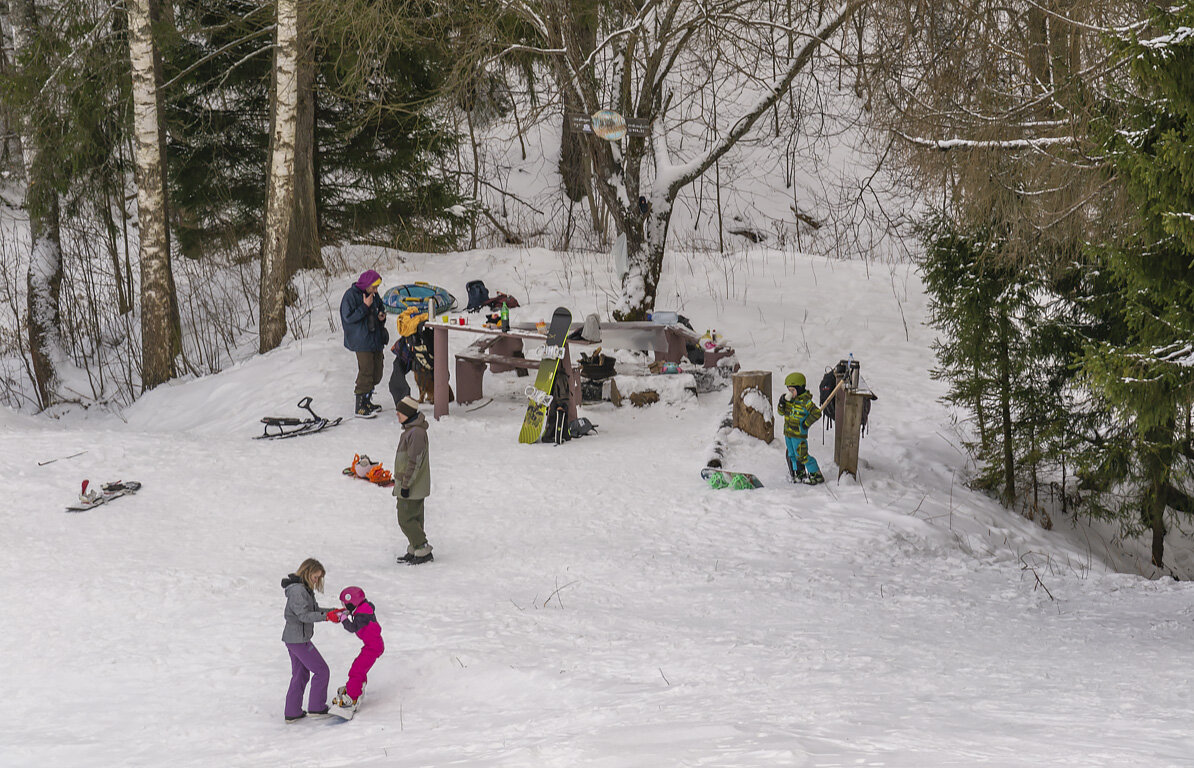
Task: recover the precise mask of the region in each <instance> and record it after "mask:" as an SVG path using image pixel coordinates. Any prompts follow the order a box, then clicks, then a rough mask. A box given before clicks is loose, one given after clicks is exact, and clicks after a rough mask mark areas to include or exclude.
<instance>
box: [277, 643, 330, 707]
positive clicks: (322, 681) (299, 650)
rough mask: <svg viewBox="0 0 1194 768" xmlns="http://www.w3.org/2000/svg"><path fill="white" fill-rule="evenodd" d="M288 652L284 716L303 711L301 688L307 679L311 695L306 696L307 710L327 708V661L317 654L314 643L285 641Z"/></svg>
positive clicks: (302, 688) (328, 673)
mask: <svg viewBox="0 0 1194 768" xmlns="http://www.w3.org/2000/svg"><path fill="white" fill-rule="evenodd" d="M286 650H287V651H289V652H290V688H289V690H287V691H286V717H298V716H299V715H301V714H302V713H303V690H304V689H305V688H306V687H307V679H308V678H309V677H310V676H311V675H314V676H315V679H314V680H312V681H311V695H310V696H309V697H308V698H307V710H308V711H311V712H319V711H322V710H325V709H327V708H328V680H329V679H330V677H331V673H330V672H329V671H328V665H327V662H326V661H324V660H323V657H322V656H320V655H319V649H318V648H316V647H315V643H310V642H307V643H286Z"/></svg>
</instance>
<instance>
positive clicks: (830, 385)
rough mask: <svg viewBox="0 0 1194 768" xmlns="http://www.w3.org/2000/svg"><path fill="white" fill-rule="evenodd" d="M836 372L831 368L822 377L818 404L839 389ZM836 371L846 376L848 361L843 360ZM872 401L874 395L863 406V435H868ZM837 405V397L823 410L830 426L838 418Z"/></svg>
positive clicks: (818, 387)
mask: <svg viewBox="0 0 1194 768" xmlns="http://www.w3.org/2000/svg"><path fill="white" fill-rule="evenodd" d="M834 370H835V369H834V368H830V369H829V370H828V371H826V372H825V375H824V376H822V377H821V383H820V384H819V385H818V386H817V389H818V391H819V394H820V397H819V398H818V399H817V402H818V403H824V402H825V398H827V397H829V396H830V395H832V394H833V390H834V388H836V387H837V375H835V374H834ZM836 370H837V371H838V372H840V373H841V374H843V375H845V372H846V361H845V360H843V361H841V362H840V363H838V364H837V366H836ZM872 399H874V395H872V396H871V397H868V398H867V399H866V400H865V401H864V402H863V404H862V434H864V435H865V434H866V426H867V420H868V419H869V417H870V415H871V400H872ZM836 405H837V398H836V397H835V398H833V399H832V400H830V401H829V405H826V406H825V407H824V408H823V410H822V411H821V413H822V414H824V416H825V418H826V420H827V422H828V423H829V424H832V423H833V420H834V419H835V418H836V417H837V408H836V407H835V406H836Z"/></svg>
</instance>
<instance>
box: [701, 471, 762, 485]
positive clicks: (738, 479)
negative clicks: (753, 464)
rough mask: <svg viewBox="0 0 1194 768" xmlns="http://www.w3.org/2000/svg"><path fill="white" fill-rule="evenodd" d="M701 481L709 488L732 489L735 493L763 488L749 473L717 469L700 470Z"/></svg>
mask: <svg viewBox="0 0 1194 768" xmlns="http://www.w3.org/2000/svg"><path fill="white" fill-rule="evenodd" d="M701 479H702V480H704V481H705V482H707V483H709V487H710V488H733V489H734V490H735V491H745V490H751V489H754V488H762V487H763V481H762V480H760V479H759V478H757V477H755V476H754V475H752V474H750V473H749V472H734V471H733V470H729V469H718V468H717V467H705V468H704V469H702V470H701Z"/></svg>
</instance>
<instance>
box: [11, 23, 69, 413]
mask: <svg viewBox="0 0 1194 768" xmlns="http://www.w3.org/2000/svg"><path fill="white" fill-rule="evenodd" d="M11 12H12V22H13V42H14V47H15V49H16V51H17V55H18V58H21V57H24V56H27V55H29V54H30V53H31V52H32V51H33V49H34V48H35V47H36V46H37V42H38V22H37V8H36V7H35V6H34V2H33V0H13V2H12V5H11ZM19 143H20V150H21V159H22V163H23V165H24V169H25V211H26V212H27V213H28V215H29V239H30V241H31V244H32V249H31V252H30V254H29V269H28V272H27V273H26V278H25V286H26V307H27V310H28V324H29V356H30V358H31V359H32V363H33V378H34V386H35V387H36V390H37V400H38V406H39V407H40V408H43V409H44V408H47V407H49V406H50V405H51V404H52V403H53V402H54V399H55V397H56V393H55V391H56V389H57V386H58V379H59V369H60V367H61V366H62V364H63V363H65V361H66V351H65V349H64V348H63V343H62V334H61V329H60V327H59V323H60V321H61V320H60V317H59V313H58V300H59V293H60V290H61V287H62V237H61V233H60V229H59V211H58V193H57V192H55V191H54V189H53V187H52V185H51V183H50V182H49V180H47V178H46V176H47V173H46V172H45V169H43V168H42V167H41V166H42V163H43V160H42V159H41V158H42V153H41V152H40V149H41V148H40V147H39V146H38V138H37V136H36V134H35V130H34V126H33V121H32V118H31V116H30V115H29V114H28V113H26V114H24V115H22V116H21V120H20V136H19Z"/></svg>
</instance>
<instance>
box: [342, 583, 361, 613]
mask: <svg viewBox="0 0 1194 768" xmlns="http://www.w3.org/2000/svg"><path fill="white" fill-rule="evenodd" d="M340 602H342V603H344V605H345V606H347V607H349V608H356V607H357V606H358V605H360V604H361V603H363V602H365V590H363V589H361V588H360V587H345V588H344V589H342V590H340Z"/></svg>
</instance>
